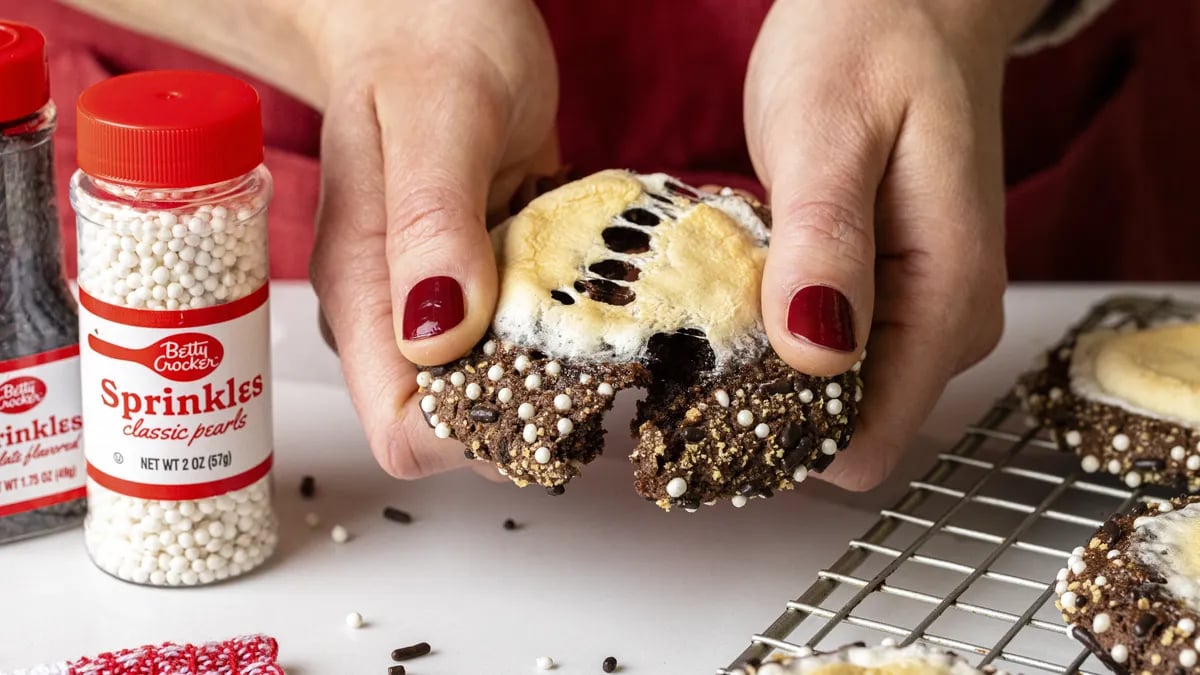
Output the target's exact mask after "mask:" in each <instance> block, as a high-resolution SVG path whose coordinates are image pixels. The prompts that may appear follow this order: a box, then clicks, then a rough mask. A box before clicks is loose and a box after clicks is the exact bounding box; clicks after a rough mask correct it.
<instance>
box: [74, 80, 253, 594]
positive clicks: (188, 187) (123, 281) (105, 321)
mask: <svg viewBox="0 0 1200 675" xmlns="http://www.w3.org/2000/svg"><path fill="white" fill-rule="evenodd" d="M78 120H79V121H78V155H79V157H78V159H79V171H77V172H76V173H75V175H74V176H73V177H72V179H71V204H72V206H74V208H75V213H76V223H77V228H78V239H79V306H80V308H79V326H80V336H81V345H80V347H81V372H82V392H83V420H84V424H85V432H84V449H85V455H86V458H87V474H88V477H87V495H88V507H89V514H88V518H87V521H86V522H85V525H84V534H85V542H86V545H87V549H88V553H89V554H90V555H91V557H92V560H93V561H94V562H95V563H96V564H97V565H98V566H99V567H100V568H101V569H103V570H104V571H106V572H108V573H110V574H112V575H115V576H117V577H118V578H121V579H124V580H127V581H132V582H134V583H139V584H149V585H153V586H195V585H202V584H209V583H213V582H216V581H222V580H225V579H229V578H232V577H237V576H239V575H241V574H244V573H246V572H249V571H250V570H252V569H254V568H256V567H258V566H259V565H261V564H262V563H263V562H264V561H265V560H266V559H267V558H268V557H269V556H270V555H271V553H272V552H273V551H274V549H275V544H276V540H277V521H276V518H275V514H274V511H273V510H272V506H271V485H270V471H271V462H272V439H271V364H270V335H269V318H268V313H267V305H268V303H267V296H268V285H267V278H268V271H269V270H268V263H267V203H268V202H269V200H270V197H271V190H272V182H271V176H270V174H269V172H268V171H267V169H266V168H265V167H264V166H263V164H262V161H263V147H262V115H261V110H260V104H259V99H258V94H257V93H256V92H255V91H254V89H253V88H252V87H251V86H250V85H248V84H246V83H244V82H242V81H240V80H238V79H236V78H232V77H228V76H225V75H219V74H215V73H206V72H196V71H150V72H142V73H134V74H130V75H123V76H120V77H116V78H113V79H110V80H107V81H104V82H101V83H99V84H96V85H94V86H92V87H90V88H89V89H87V90H86V91H84V92H83V94H82V95H81V96H80V98H79V101H78Z"/></svg>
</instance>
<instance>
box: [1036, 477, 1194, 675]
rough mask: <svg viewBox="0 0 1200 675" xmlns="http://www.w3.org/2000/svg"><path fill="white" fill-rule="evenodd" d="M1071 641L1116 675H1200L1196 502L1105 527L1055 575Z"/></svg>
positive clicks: (1144, 509) (1179, 502) (1141, 511)
mask: <svg viewBox="0 0 1200 675" xmlns="http://www.w3.org/2000/svg"><path fill="white" fill-rule="evenodd" d="M1055 591H1056V592H1057V594H1058V601H1057V603H1056V606H1057V607H1058V608H1059V609H1060V610H1061V611H1062V613H1063V619H1064V620H1065V621H1066V622H1067V623H1068V624H1070V626H1071V634H1072V635H1073V636H1074V637H1075V638H1076V639H1077V640H1079V641H1080V642H1082V643H1083V644H1084V645H1085V646H1086V647H1087V648H1088V649H1090V650H1091V651H1092V652H1093V653H1095V654H1096V656H1097V657H1098V658H1099V659H1100V660H1102V661H1103V662H1104V663H1105V664H1106V665H1107V666H1108V667H1109V668H1111V669H1112V670H1113V671H1115V672H1117V673H1143V672H1152V673H1172V674H1173V675H1174V674H1176V673H1179V674H1183V673H1200V665H1198V664H1200V657H1198V654H1200V639H1198V638H1200V635H1198V634H1197V632H1196V627H1197V624H1200V496H1190V497H1179V498H1176V499H1174V500H1172V501H1171V502H1169V503H1167V502H1163V503H1162V504H1161V505H1157V506H1155V505H1147V504H1142V505H1140V506H1138V507H1137V508H1136V509H1134V510H1133V511H1132V512H1130V513H1126V514H1120V515H1117V516H1114V517H1113V518H1112V519H1111V520H1109V521H1108V522H1106V523H1104V526H1103V527H1101V528H1100V531H1099V532H1097V533H1096V534H1095V536H1093V537H1092V539H1091V541H1089V542H1088V544H1087V546H1086V547H1079V548H1076V549H1075V551H1074V552H1072V554H1071V557H1070V559H1068V560H1067V567H1066V568H1064V569H1062V570H1060V571H1059V573H1058V583H1057V586H1056V588H1055Z"/></svg>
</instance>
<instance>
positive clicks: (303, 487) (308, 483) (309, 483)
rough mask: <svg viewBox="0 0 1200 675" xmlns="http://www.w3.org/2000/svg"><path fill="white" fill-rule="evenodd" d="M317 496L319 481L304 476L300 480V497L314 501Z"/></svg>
mask: <svg viewBox="0 0 1200 675" xmlns="http://www.w3.org/2000/svg"><path fill="white" fill-rule="evenodd" d="M315 494H317V480H316V479H315V478H313V477H312V476H304V477H303V478H301V479H300V496H301V497H303V498H305V499H312V498H313V495H315Z"/></svg>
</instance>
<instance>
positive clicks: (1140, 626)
mask: <svg viewBox="0 0 1200 675" xmlns="http://www.w3.org/2000/svg"><path fill="white" fill-rule="evenodd" d="M1161 622H1162V618H1161V617H1159V616H1158V615H1157V614H1151V613H1150V612H1143V613H1142V614H1140V615H1138V618H1137V622H1136V623H1134V624H1133V634H1134V636H1136V637H1140V638H1144V637H1148V636H1150V635H1151V634H1152V633H1153V632H1154V630H1155V628H1157V627H1158V625H1159V624H1160V623H1161Z"/></svg>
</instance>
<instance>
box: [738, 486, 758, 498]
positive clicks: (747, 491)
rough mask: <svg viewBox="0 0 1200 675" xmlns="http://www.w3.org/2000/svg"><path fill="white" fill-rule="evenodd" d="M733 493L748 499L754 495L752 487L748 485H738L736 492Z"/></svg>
mask: <svg viewBox="0 0 1200 675" xmlns="http://www.w3.org/2000/svg"><path fill="white" fill-rule="evenodd" d="M734 492H735V493H736V494H737V495H738V496H740V497H749V496H750V495H752V494H754V486H753V485H751V484H749V483H746V484H745V485H739V486H738V488H737V490H734Z"/></svg>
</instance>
